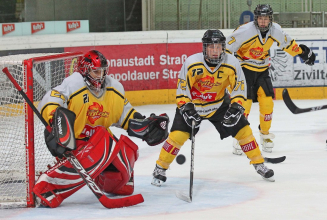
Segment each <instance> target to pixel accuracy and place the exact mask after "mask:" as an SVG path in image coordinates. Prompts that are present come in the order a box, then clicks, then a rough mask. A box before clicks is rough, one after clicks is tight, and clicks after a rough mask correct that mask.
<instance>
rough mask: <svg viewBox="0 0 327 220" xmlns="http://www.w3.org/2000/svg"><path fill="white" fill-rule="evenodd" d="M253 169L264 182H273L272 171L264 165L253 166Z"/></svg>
mask: <svg viewBox="0 0 327 220" xmlns="http://www.w3.org/2000/svg"><path fill="white" fill-rule="evenodd" d="M253 166H254V169H255V170H256V171H257V173H258V174H260V175H261V176H262V178H263V179H264V180H267V181H270V182H275V178H274V171H273V170H272V169H269V168H268V167H266V166H265V165H264V163H259V164H253Z"/></svg>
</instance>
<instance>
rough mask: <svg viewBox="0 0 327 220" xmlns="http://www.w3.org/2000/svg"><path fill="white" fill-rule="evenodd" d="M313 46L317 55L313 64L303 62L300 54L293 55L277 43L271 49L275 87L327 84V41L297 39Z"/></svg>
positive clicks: (271, 70) (271, 69)
mask: <svg viewBox="0 0 327 220" xmlns="http://www.w3.org/2000/svg"><path fill="white" fill-rule="evenodd" d="M296 42H297V43H298V44H304V45H306V46H308V47H309V48H311V50H312V52H313V53H315V55H316V61H315V64H314V65H313V66H308V65H306V64H304V63H303V61H302V59H301V58H300V57H299V56H296V57H292V56H291V55H289V54H288V53H286V52H284V51H283V50H281V49H280V48H279V47H277V45H275V44H274V46H273V47H272V48H271V49H270V56H271V62H270V64H271V66H270V73H271V77H272V79H273V85H274V87H275V88H281V87H319V86H325V85H326V84H327V64H326V57H327V41H326V40H297V41H296Z"/></svg>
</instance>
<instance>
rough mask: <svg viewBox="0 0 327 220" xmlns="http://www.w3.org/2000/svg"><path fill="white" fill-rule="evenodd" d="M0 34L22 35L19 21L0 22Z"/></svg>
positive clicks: (9, 35)
mask: <svg viewBox="0 0 327 220" xmlns="http://www.w3.org/2000/svg"><path fill="white" fill-rule="evenodd" d="M1 35H2V36H6V37H7V36H8V37H12V36H20V35H22V26H21V24H20V23H4V24H1Z"/></svg>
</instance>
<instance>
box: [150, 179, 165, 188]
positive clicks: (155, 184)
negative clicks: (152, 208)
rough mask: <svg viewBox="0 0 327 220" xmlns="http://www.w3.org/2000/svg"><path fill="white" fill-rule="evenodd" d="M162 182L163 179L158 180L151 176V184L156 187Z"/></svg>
mask: <svg viewBox="0 0 327 220" xmlns="http://www.w3.org/2000/svg"><path fill="white" fill-rule="evenodd" d="M162 183H163V181H161V180H158V179H156V178H153V179H152V182H151V184H152V185H154V186H157V187H160V186H161V185H162Z"/></svg>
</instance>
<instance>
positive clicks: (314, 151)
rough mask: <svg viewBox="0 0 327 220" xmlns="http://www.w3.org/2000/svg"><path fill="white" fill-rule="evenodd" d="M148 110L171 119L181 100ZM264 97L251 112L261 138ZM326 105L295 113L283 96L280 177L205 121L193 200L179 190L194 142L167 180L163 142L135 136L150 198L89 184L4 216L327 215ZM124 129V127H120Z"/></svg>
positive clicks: (1, 215)
mask: <svg viewBox="0 0 327 220" xmlns="http://www.w3.org/2000/svg"><path fill="white" fill-rule="evenodd" d="M295 103H296V104H297V105H298V106H299V107H312V106H318V105H325V104H327V100H295ZM135 108H136V109H137V110H138V111H139V112H141V113H142V114H145V115H147V116H148V115H150V113H153V112H154V113H157V114H158V113H163V112H167V113H168V115H169V117H170V119H171V122H170V126H171V124H172V120H173V118H174V113H175V105H147V106H136V107H135ZM258 108H259V107H258V104H253V106H252V111H251V114H250V117H249V121H250V123H251V128H252V129H253V132H254V135H255V137H256V138H257V140H258V141H259V133H258V123H259V113H258V112H259V111H258ZM326 113H327V110H321V111H316V112H310V113H304V114H298V115H293V114H292V113H291V112H290V111H289V110H288V109H287V108H286V106H285V104H284V103H283V101H280V100H277V101H275V107H274V118H273V123H272V128H271V132H272V133H274V134H275V135H276V138H275V139H274V142H275V147H274V148H273V152H272V153H270V154H268V153H263V154H264V156H267V157H279V156H284V155H285V156H286V157H287V158H286V161H285V162H283V163H281V164H267V166H268V167H269V168H272V169H273V170H274V171H275V179H276V182H267V181H264V180H263V179H262V178H261V177H260V176H259V175H258V174H257V173H256V172H255V170H254V168H253V166H252V165H249V160H248V159H247V158H246V156H245V155H242V156H236V155H233V154H232V142H233V141H232V139H231V138H227V139H225V140H223V141H222V140H220V138H219V135H218V133H217V131H216V130H215V128H214V127H213V125H211V124H210V123H209V122H208V121H203V122H202V124H201V129H200V131H199V133H198V135H197V136H196V138H195V162H194V163H195V170H194V195H193V202H192V203H186V202H184V201H182V200H179V199H178V198H176V197H175V195H174V193H175V191H176V190H179V191H183V192H185V193H187V192H188V186H189V170H190V160H189V158H190V144H191V143H190V141H187V142H186V143H185V145H184V146H183V147H182V149H181V151H180V153H182V154H184V155H185V156H186V163H184V164H183V165H178V164H177V163H176V162H173V163H172V165H171V167H170V169H169V170H168V171H167V176H168V179H167V182H166V183H165V185H164V186H162V187H155V186H152V185H151V184H150V182H151V179H152V176H151V174H152V171H153V169H154V166H155V161H156V160H157V158H158V155H159V152H160V149H161V145H158V146H154V147H150V146H147V145H146V143H145V142H142V141H140V140H138V139H136V138H132V139H133V141H134V142H136V143H137V144H138V146H139V147H140V158H139V160H138V161H137V162H136V164H135V194H136V193H141V194H142V195H143V197H144V199H145V202H144V203H142V204H139V205H137V206H134V207H128V208H121V209H112V210H110V209H106V208H104V207H103V206H102V205H101V204H100V203H99V202H98V200H97V199H96V198H95V196H94V195H93V194H92V193H91V191H90V190H89V189H88V188H87V187H84V188H83V189H82V190H80V191H78V192H77V193H75V194H74V195H73V196H71V197H70V198H68V199H67V200H65V201H64V202H63V203H62V204H61V206H60V207H58V208H55V209H50V208H30V209H26V208H25V209H10V210H0V219H37V220H38V219H49V220H50V219H58V220H65V219H134V220H139V219H156V220H160V219H169V220H174V219H178V220H182V219H187V220H190V219H202V220H204V219H260V220H262V219H264V220H269V219H278V220H283V219H296V220H298V219H315V220H316V219H327V151H326V143H325V142H326V138H327V117H326ZM114 133H115V134H116V135H117V136H119V135H120V134H126V133H125V131H124V130H121V129H114Z"/></svg>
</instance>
